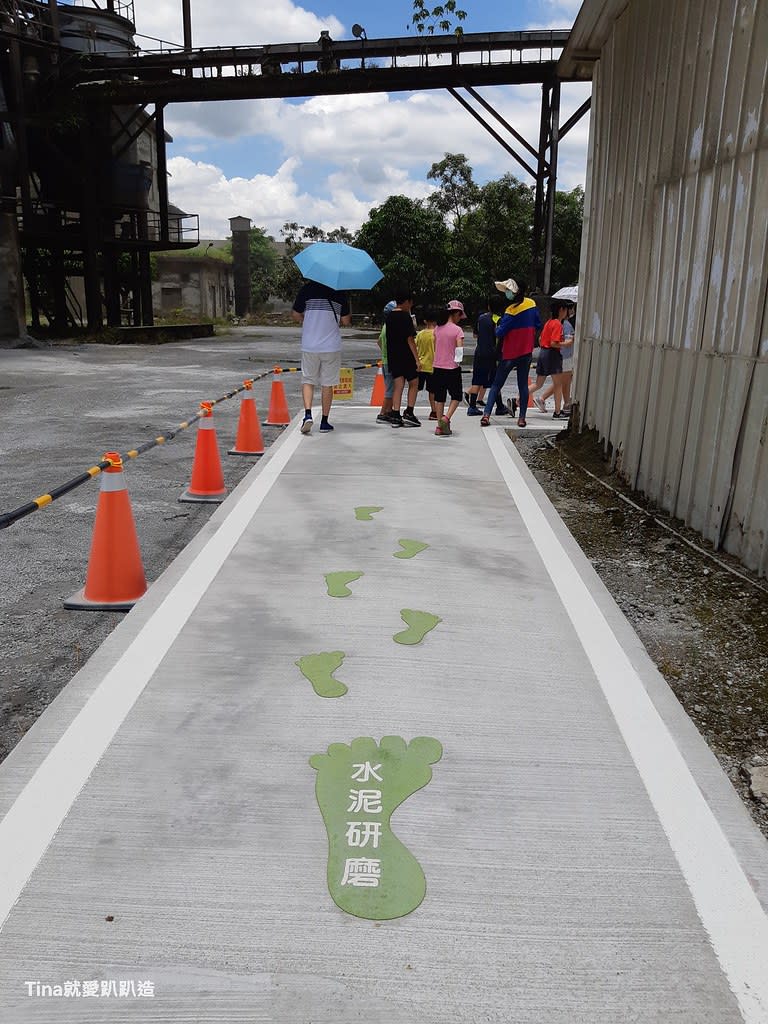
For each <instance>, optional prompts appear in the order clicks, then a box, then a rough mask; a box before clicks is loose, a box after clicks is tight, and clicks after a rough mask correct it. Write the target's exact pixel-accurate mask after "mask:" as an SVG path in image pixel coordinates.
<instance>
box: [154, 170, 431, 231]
mask: <svg viewBox="0 0 768 1024" xmlns="http://www.w3.org/2000/svg"><path fill="white" fill-rule="evenodd" d="M298 166H299V161H298V160H297V159H296V158H295V157H291V158H289V159H288V160H286V161H285V162H284V163H283V164H281V166H280V167H279V168H278V169H277V171H276V172H275V174H273V175H269V174H255V175H253V177H251V178H241V177H233V178H227V176H226V175H225V174H224V172H223V171H222V170H221V168H220V167H216V166H215V165H214V164H210V163H205V162H204V161H201V160H190V159H189V158H188V157H183V156H181V157H173V158H172V159H171V160H169V161H168V170H169V172H170V174H171V179H170V189H169V190H170V198H171V201H172V202H173V203H174V204H175V205H176V206H180V207H181V208H182V209H183V210H184V211H185V212H187V213H196V214H199V216H200V236H201V238H223V237H226V236H227V235H228V234H229V218H230V217H235V216H243V217H250V218H251V220H252V221H253V223H254V225H258V226H259V227H265V228H266V229H267V232H268V233H269V234H271V235H274V236H275V237H276V238H279V237H280V228H281V227H282V226H283V224H284V223H285V222H286V221H291V220H298V221H299V222H301V223H303V224H317V225H318V226H319V227H322V228H325V229H326V230H330V229H332V228H335V227H339V225H341V224H343V225H345V226H346V227H349V228H356V227H358V226H359V225H360V224H362V223H363V221H364V220H365V219H366V218H367V216H368V212H369V210H370V208H371V207H372V206H375V205H378V204H379V203H382V202H384V200H385V199H386V198H387V196H389V195H392V194H393V193H399V194H403V195H409V196H412V197H413V198H420V197H421V196H424V195H426V194H427V193H428V192H429V191H430V189H429V187H428V185H427V183H426V182H420V181H413V180H410V179H409V178H408V177H407V175H406V174H405V173H404V172H403V171H399V170H393V171H391V172H389V173H388V174H387V175H386V176H385V178H384V179H383V180H382V181H381V182H379V183H377V184H376V185H375V187H373V188H370V189H368V190H367V195H366V196H365V198H363V197H361V196H360V195H359V188H358V187H357V186H358V185H359V179H358V178H357V175H356V174H355V171H354V169H353V168H350V169H345V170H340V171H338V172H336V173H334V174H332V175H331V176H330V177H329V178H328V179H327V182H326V185H325V190H324V194H322V195H317V194H315V195H312V194H309V193H308V192H306V191H302V190H301V189H300V188H299V185H298V184H297V182H296V178H295V173H296V171H297V169H298Z"/></svg>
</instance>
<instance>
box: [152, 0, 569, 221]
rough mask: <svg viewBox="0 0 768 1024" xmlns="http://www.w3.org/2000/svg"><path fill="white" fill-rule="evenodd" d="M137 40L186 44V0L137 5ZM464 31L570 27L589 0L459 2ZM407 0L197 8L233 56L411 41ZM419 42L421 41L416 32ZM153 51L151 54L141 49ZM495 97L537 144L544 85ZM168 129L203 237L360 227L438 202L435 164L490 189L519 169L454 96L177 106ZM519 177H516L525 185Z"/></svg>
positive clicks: (564, 160)
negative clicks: (391, 206)
mask: <svg viewBox="0 0 768 1024" xmlns="http://www.w3.org/2000/svg"><path fill="white" fill-rule="evenodd" d="M134 3H135V15H136V28H137V32H138V33H140V34H143V35H144V36H154V37H158V38H160V39H165V40H169V41H172V42H177V41H178V40H179V39H180V38H181V34H182V32H181V2H180V0H134ZM459 6H463V8H464V10H466V11H467V19H466V20H465V22H464V26H463V27H464V30H465V31H466V32H501V31H512V30H520V29H526V28H540V27H550V28H568V27H570V25H571V24H572V23H573V20H574V18H575V16H576V13H577V11H578V8H579V6H580V0H539V2H536V3H534V2H531V0H518V2H517V3H514V4H504V3H499V2H492V0H464V3H463V4H462V3H460V4H459ZM411 15H412V4H411V0H393V2H390V3H387V4H378V3H377V4H375V5H374V4H372V3H370V0H369V2H366V3H363V2H362V0H357V2H355V0H323V2H319V3H315V2H305V3H303V4H301V5H299V4H296V3H293V2H292V0H269V3H268V4H259V3H251V4H244V3H243V2H242V0H216V3H212V2H211V0H192V34H193V43H194V45H196V46H217V45H220V46H227V45H233V44H243V45H245V44H252V45H257V44H260V43H269V42H299V41H307V40H313V39H317V37H318V35H319V33H320V31H321V30H322V29H328V30H329V31H330V33H331V36H332V37H333V38H335V39H350V38H352V35H351V26H352V24H354V23H355V22H358V23H359V24H361V25H362V26H363V27H364V28H365V30H366V33H367V35H368V37H369V38H374V37H380V36H396V35H407V34H409V28H408V26H409V25H410V24H411ZM410 31H414V30H413V29H412V28H411V30H410ZM138 42H139V43H140V44H141V45H143V46H144V47H146V48H148V49H152V48H153V47H154V46H155V45H156V44H153V43H152V42H151V40H148V39H142V38H139V39H138ZM485 93H486V97H487V99H488V100H489V102H491V103H492V104H493V105H494V106H495V107H496V108H497V109H498V110H499V111H500V113H502V114H503V115H504V116H505V117H506V119H507V120H509V121H510V122H511V123H513V124H514V125H515V126H516V127H517V128H518V130H520V131H521V133H522V134H523V135H524V136H525V137H526V138H527V139H528V140H529V141H530V142H531V143H534V142H535V141H536V137H537V133H538V117H539V96H540V90H539V87H538V86H518V87H496V88H494V89H488V90H485ZM588 95H589V87H588V86H586V85H567V86H564V89H563V113H562V119H563V120H564V119H565V118H566V117H567V116H568V114H569V113H570V112H571V111H572V110H575V109H576V107H578V106H579V105H580V104H581V103H582V102H583V100H584V99H585V98H586V97H587V96H588ZM166 125H167V127H168V130H169V131H170V133H171V134H172V135H173V137H174V143H173V145H172V146H171V147H170V149H169V154H168V155H169V158H170V159H169V171H170V174H171V179H170V183H169V184H170V195H171V201H172V202H174V203H176V204H177V205H178V206H181V207H182V208H183V209H184V210H186V211H188V212H190V213H199V214H200V227H201V235H202V236H203V237H206V238H214V237H224V236H226V234H227V233H228V218H229V217H232V216H236V215H240V216H246V217H250V218H251V220H252V221H253V223H254V224H256V225H260V226H263V227H265V228H266V229H267V230H268V231H269V232H270V233H271V234H273V235H275V237H279V233H280V227H281V226H282V224H283V223H284V222H285V221H290V220H296V221H299V222H300V223H304V224H318V225H320V226H321V227H325V228H333V227H336V226H338V225H340V224H344V225H345V226H346V227H349V228H350V229H354V228H357V227H358V226H359V225H360V224H361V223H362V222H363V221H364V220H365V219H366V217H367V215H368V211H369V210H370V209H371V207H373V206H377V205H379V204H380V203H382V202H383V201H384V200H385V199H386V198H387V196H389V195H392V194H397V193H401V194H404V195H409V196H411V197H413V198H422V197H425V196H427V195H428V194H429V192H430V189H431V186H430V184H429V183H428V182H427V180H426V172H427V170H428V169H429V167H430V165H431V164H432V163H433V162H434V161H436V160H440V159H442V157H443V155H444V154H445V153H446V152H454V153H455V152H462V153H464V154H465V155H466V156H467V158H468V159H469V161H470V163H471V164H472V166H473V168H474V171H475V177H476V179H477V180H478V181H479V182H480V183H482V182H484V181H488V180H490V179H491V178H496V177H499V176H500V175H501V174H504V173H505V172H507V171H510V172H511V173H513V174H515V175H518V176H520V177H521V179H522V180H525V179H524V172H523V171H522V170H521V169H520V170H519V169H518V167H517V165H516V164H515V162H514V161H513V160H512V159H511V157H509V156H508V155H507V154H506V153H505V151H504V150H503V149H502V148H501V147H500V146H499V145H498V143H497V142H495V141H494V140H493V139H492V138H491V136H490V135H488V134H487V133H486V132H485V131H484V129H483V128H482V127H481V126H480V125H478V124H477V122H476V121H475V120H474V119H473V118H472V117H470V115H469V114H468V113H467V112H466V111H464V110H463V108H462V107H461V106H460V105H459V104H458V103H457V102H456V101H455V100H454V99H453V98H452V97H451V96H450V94H449V93H447V92H445V91H428V92H421V93H399V94H390V95H387V94H385V93H381V94H374V95H366V96H338V97H311V98H308V99H305V100H298V101H286V100H260V101H241V102H230V103H224V104H222V103H208V104H176V105H172V106H170V107H169V108H168V109H167V112H166ZM587 132H588V118H585V119H583V120H582V122H581V123H580V124H579V125H578V126H577V128H575V129H574V130H573V131H572V132H571V133H570V134H569V135H568V137H567V139H566V140H565V142H564V144H563V147H562V149H561V153H560V175H559V187H561V188H566V189H570V188H573V187H575V186H576V185H577V184H583V182H584V171H585V162H586V142H587ZM518 170H519V174H518Z"/></svg>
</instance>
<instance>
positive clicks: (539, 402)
mask: <svg viewBox="0 0 768 1024" xmlns="http://www.w3.org/2000/svg"><path fill="white" fill-rule="evenodd" d="M533 404H534V405H535V406H536V408H537V409H538V410H539V412H546V411H547V403H546V402H545V401H544V400H543V399H541V398H539V396H538V395H536V396H535V397H534V399H533Z"/></svg>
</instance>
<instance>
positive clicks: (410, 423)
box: [402, 409, 421, 427]
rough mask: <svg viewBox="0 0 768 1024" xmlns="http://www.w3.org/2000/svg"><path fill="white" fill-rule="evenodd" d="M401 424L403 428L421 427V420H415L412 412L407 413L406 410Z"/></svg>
mask: <svg viewBox="0 0 768 1024" xmlns="http://www.w3.org/2000/svg"><path fill="white" fill-rule="evenodd" d="M402 422H403V426H404V427H420V426H421V420H418V419H416V417H415V416H414V414H413V413H412V412H408V410H407V409H406V410H405V412H404V413H403V420H402Z"/></svg>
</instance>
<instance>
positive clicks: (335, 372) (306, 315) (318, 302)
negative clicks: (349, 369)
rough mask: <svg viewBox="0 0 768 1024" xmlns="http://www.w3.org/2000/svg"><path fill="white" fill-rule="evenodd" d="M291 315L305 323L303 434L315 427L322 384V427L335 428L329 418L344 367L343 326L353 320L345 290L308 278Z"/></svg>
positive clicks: (302, 382)
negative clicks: (314, 406) (315, 404)
mask: <svg viewBox="0 0 768 1024" xmlns="http://www.w3.org/2000/svg"><path fill="white" fill-rule="evenodd" d="M291 315H292V316H293V319H294V320H298V322H299V323H300V324H301V325H302V330H301V385H302V386H301V391H302V396H303V398H304V422H303V423H302V424H301V432H302V434H309V433H310V431H311V430H312V399H313V398H314V394H315V386H316V385H317V386H319V387H320V389H321V390H320V393H321V405H322V419H321V421H320V430H321V432H322V433H327V432H328V431H330V430H333V427H332V426H331V424H330V423H329V422H328V414H329V413H330V411H331V402H332V401H333V388H334V385H336V384H338V383H339V371H340V369H341V327H342V326H343V327H348V326H349V324H350V323H351V321H352V318H351V316H350V313H349V299H348V297H347V294H346V292H335V291H334V290H333V289H332V288H328V287H327V286H326V285H324V284H318V283H317V282H316V281H307V282H306V284H304V285H303V287H302V289H301V291H300V292H299V294H298V295H297V296H296V301H295V302H294V304H293V310H292V313H291Z"/></svg>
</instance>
